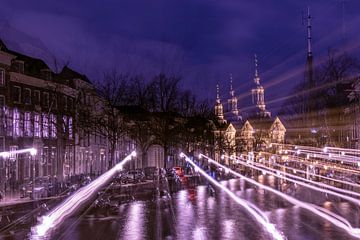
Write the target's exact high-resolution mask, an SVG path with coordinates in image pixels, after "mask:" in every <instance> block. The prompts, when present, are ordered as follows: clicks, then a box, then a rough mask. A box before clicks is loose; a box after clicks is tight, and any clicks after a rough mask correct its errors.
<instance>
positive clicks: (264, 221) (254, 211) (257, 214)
mask: <svg viewBox="0 0 360 240" xmlns="http://www.w3.org/2000/svg"><path fill="white" fill-rule="evenodd" d="M180 157H184V158H185V160H186V161H187V162H188V163H190V164H191V165H192V166H193V167H194V169H195V171H196V172H199V173H200V174H201V175H203V176H204V177H205V178H206V179H207V180H208V181H209V182H211V183H212V184H214V185H215V186H217V187H218V188H220V189H221V190H223V191H224V192H225V193H226V194H227V195H229V197H231V198H232V199H233V200H234V201H235V202H237V203H238V204H239V205H241V206H242V207H244V208H245V209H246V210H247V211H248V212H249V213H250V214H251V215H252V216H253V217H254V218H255V220H256V221H258V222H259V223H260V224H261V225H262V226H263V227H264V228H265V230H266V231H267V232H269V233H270V234H271V235H272V236H273V238H274V239H279V240H280V239H284V237H283V235H282V234H281V233H280V232H279V231H278V230H276V228H275V226H274V225H273V224H271V223H270V222H269V219H268V218H267V217H266V215H265V214H264V213H263V212H262V211H261V210H260V209H259V208H257V207H256V206H255V205H254V204H252V203H250V202H248V201H245V200H243V199H241V198H239V197H238V196H237V195H236V194H234V193H233V192H232V191H230V190H229V189H228V188H226V187H224V186H223V185H221V184H220V183H219V182H218V181H216V180H214V179H213V178H212V177H210V176H209V175H208V174H207V173H206V172H205V171H204V170H203V169H201V168H200V167H199V166H197V165H196V164H195V163H194V162H193V161H192V160H191V159H190V158H188V157H187V156H186V155H185V154H184V153H181V154H180Z"/></svg>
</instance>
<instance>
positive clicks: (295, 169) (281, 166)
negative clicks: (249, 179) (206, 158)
mask: <svg viewBox="0 0 360 240" xmlns="http://www.w3.org/2000/svg"><path fill="white" fill-rule="evenodd" d="M239 161H242V160H240V159H239ZM263 161H264V163H268V164H271V165H274V166H278V167H280V168H285V169H288V170H292V171H293V172H294V171H295V172H294V173H296V172H299V173H303V174H307V175H311V176H314V177H318V178H322V179H326V180H330V181H334V182H338V183H343V184H346V185H350V186H353V187H359V188H360V184H356V183H352V182H348V181H343V180H340V179H336V178H330V177H325V176H323V175H319V174H315V173H311V172H306V171H304V170H302V169H298V168H293V167H289V166H285V165H282V164H278V163H273V162H270V161H269V160H265V159H264V160H263ZM274 170H279V169H274ZM359 195H360V194H359Z"/></svg>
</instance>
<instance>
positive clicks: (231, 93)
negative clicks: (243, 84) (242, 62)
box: [230, 73, 235, 97]
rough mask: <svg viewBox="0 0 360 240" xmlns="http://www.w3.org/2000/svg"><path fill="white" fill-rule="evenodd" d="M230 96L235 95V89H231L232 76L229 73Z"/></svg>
mask: <svg viewBox="0 0 360 240" xmlns="http://www.w3.org/2000/svg"><path fill="white" fill-rule="evenodd" d="M230 96H231V97H234V96H235V91H234V89H233V77H232V74H231V73H230Z"/></svg>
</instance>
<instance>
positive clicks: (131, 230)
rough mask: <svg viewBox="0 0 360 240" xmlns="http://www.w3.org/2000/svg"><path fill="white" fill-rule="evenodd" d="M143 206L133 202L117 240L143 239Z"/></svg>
mask: <svg viewBox="0 0 360 240" xmlns="http://www.w3.org/2000/svg"><path fill="white" fill-rule="evenodd" d="M145 207H146V206H145V204H143V203H141V202H133V203H131V205H130V206H129V211H128V216H127V219H126V222H125V226H124V229H123V231H122V234H121V237H120V238H119V239H131V240H137V239H144V237H145V229H144V217H145V216H144V215H145V214H144V209H145Z"/></svg>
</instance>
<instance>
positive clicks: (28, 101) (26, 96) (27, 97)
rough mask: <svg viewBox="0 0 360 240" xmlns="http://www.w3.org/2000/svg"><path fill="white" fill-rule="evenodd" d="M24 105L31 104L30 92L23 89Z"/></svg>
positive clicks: (27, 89)
mask: <svg viewBox="0 0 360 240" xmlns="http://www.w3.org/2000/svg"><path fill="white" fill-rule="evenodd" d="M24 103H25V104H27V105H29V104H31V90H30V88H25V91H24Z"/></svg>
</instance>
